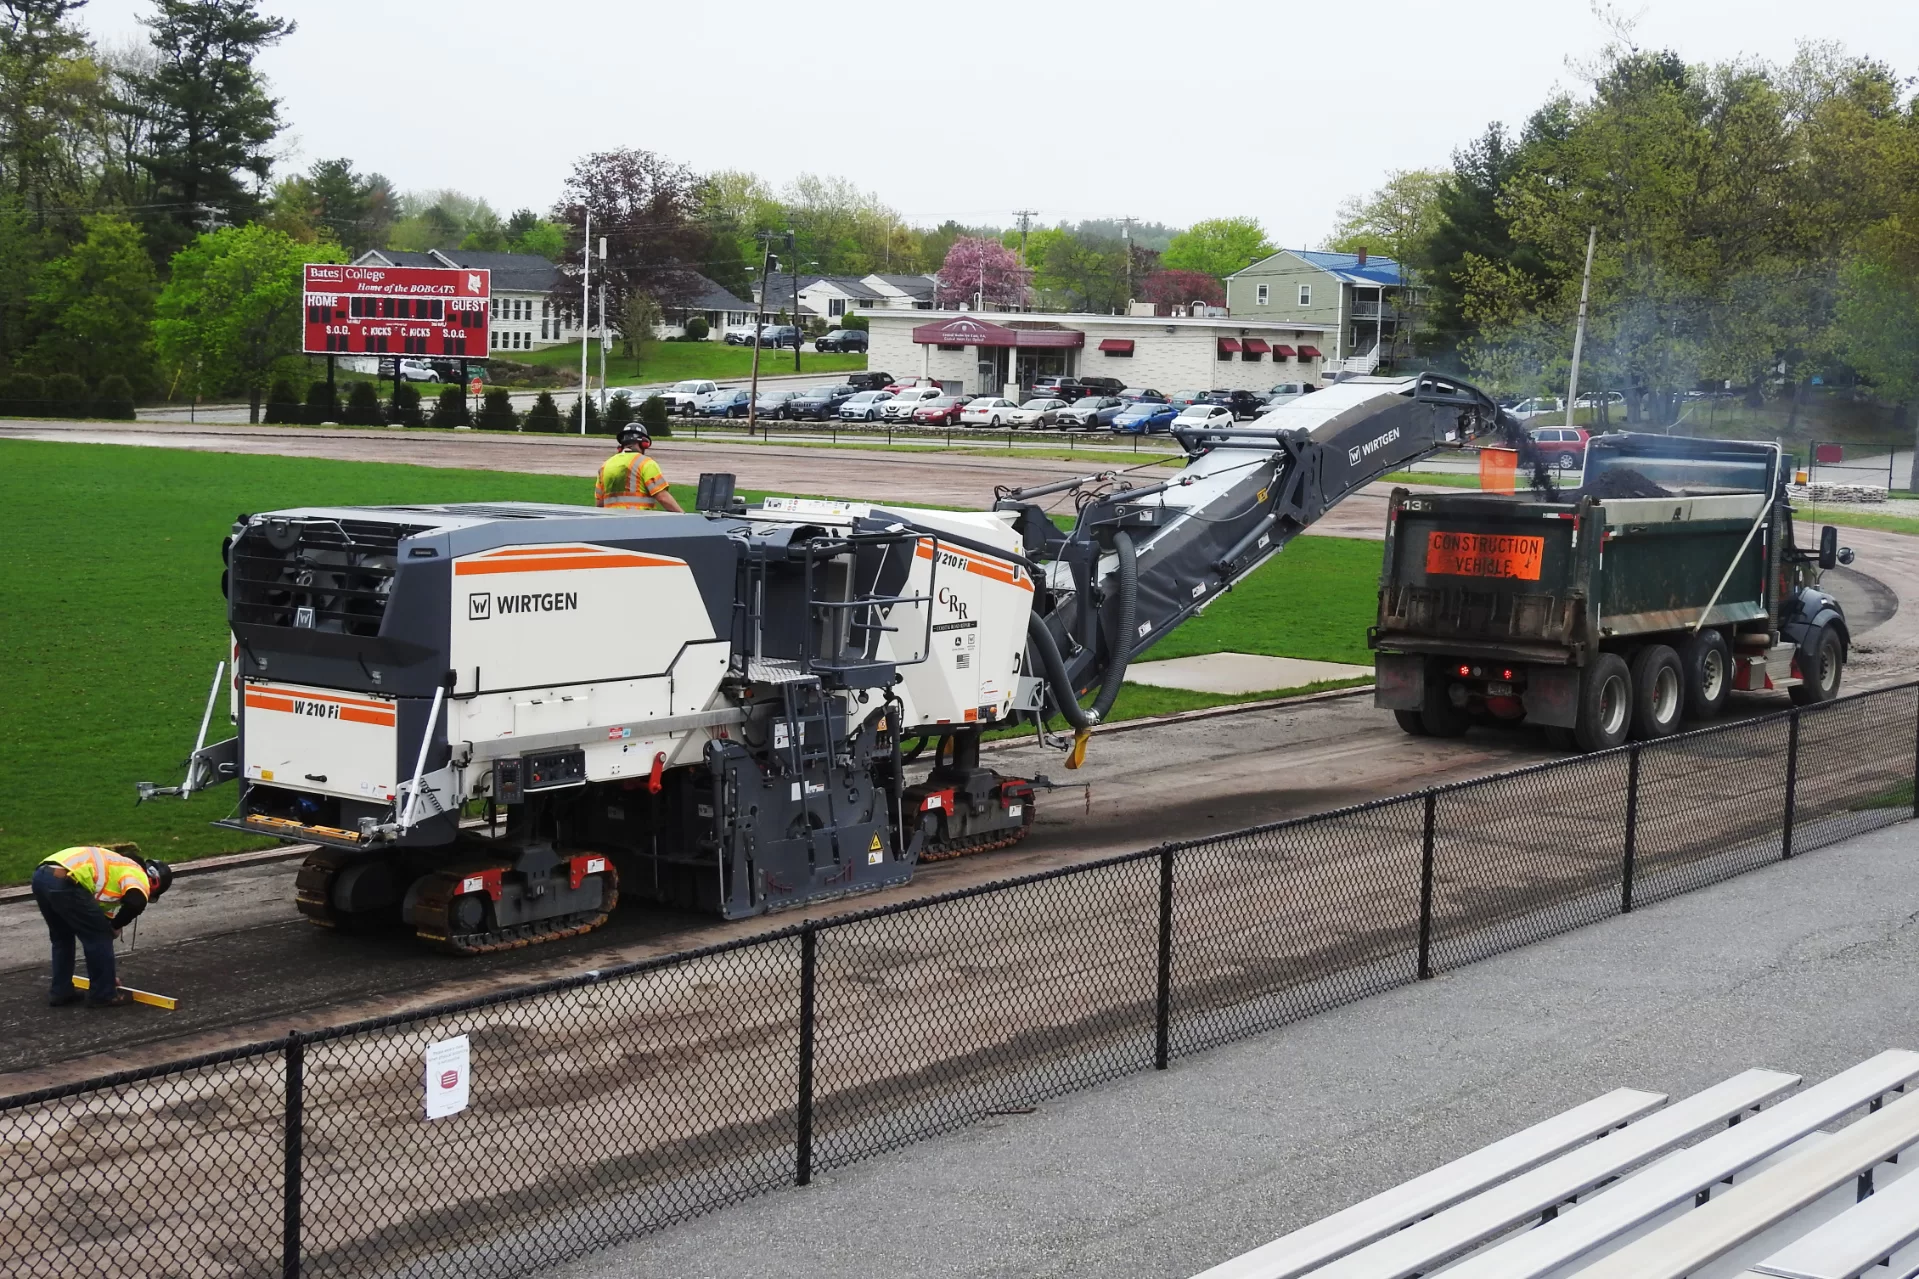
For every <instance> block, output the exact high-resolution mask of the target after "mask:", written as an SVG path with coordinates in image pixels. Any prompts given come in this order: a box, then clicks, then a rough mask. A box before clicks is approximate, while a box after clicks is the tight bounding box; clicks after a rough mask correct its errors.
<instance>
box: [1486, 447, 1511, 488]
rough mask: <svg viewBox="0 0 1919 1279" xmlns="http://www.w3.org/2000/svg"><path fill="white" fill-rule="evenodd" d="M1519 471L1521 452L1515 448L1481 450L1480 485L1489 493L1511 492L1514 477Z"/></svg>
mask: <svg viewBox="0 0 1919 1279" xmlns="http://www.w3.org/2000/svg"><path fill="white" fill-rule="evenodd" d="M1518 471H1519V453H1518V451H1517V450H1515V449H1481V450H1479V487H1480V489H1481V490H1482V491H1484V492H1487V493H1511V492H1512V491H1513V477H1514V476H1515V475H1517V474H1518Z"/></svg>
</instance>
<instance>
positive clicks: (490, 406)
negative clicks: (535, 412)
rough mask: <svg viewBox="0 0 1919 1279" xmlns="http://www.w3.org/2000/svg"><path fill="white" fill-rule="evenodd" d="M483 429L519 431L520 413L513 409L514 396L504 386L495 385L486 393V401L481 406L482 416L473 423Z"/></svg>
mask: <svg viewBox="0 0 1919 1279" xmlns="http://www.w3.org/2000/svg"><path fill="white" fill-rule="evenodd" d="M473 425H475V426H477V427H479V428H480V429H481V430H482V431H517V430H518V429H519V428H520V415H519V414H518V413H515V412H514V411H513V397H512V396H511V395H509V394H508V393H507V391H506V388H504V387H498V386H496V387H493V388H491V389H490V390H488V391H487V393H486V402H485V403H484V404H482V405H481V406H480V416H479V418H478V419H477V420H476V421H475V422H474V423H473Z"/></svg>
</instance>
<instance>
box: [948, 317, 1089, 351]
mask: <svg viewBox="0 0 1919 1279" xmlns="http://www.w3.org/2000/svg"><path fill="white" fill-rule="evenodd" d="M913 341H914V342H915V343H917V344H918V345H920V346H1016V347H1022V348H1028V347H1081V346H1085V345H1086V334H1085V333H1083V332H1081V331H1080V330H1079V329H1069V328H1066V327H1065V326H1063V325H1057V324H1055V325H1049V326H1048V327H1046V328H1026V327H1024V326H1022V327H1019V328H1009V327H1007V326H1005V325H1001V324H993V323H990V322H989V321H986V320H978V319H974V318H973V317H972V316H970V315H962V316H957V317H955V318H953V319H950V320H939V321H936V322H934V323H932V324H922V325H920V326H918V327H917V328H915V329H914V330H913Z"/></svg>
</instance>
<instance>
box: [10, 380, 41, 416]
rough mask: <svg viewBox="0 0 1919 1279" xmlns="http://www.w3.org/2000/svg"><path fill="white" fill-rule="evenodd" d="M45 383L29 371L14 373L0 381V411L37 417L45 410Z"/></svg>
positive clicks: (12, 414) (13, 414) (11, 414)
mask: <svg viewBox="0 0 1919 1279" xmlns="http://www.w3.org/2000/svg"><path fill="white" fill-rule="evenodd" d="M46 398H47V384H46V383H45V382H42V381H41V380H40V379H39V378H37V377H35V376H34V375H33V374H31V373H16V374H14V375H13V376H12V377H10V378H7V379H6V380H5V381H0V413H4V414H6V415H8V416H9V417H39V416H40V415H41V414H42V413H45V412H46V411H47V410H46Z"/></svg>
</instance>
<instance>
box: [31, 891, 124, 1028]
mask: <svg viewBox="0 0 1919 1279" xmlns="http://www.w3.org/2000/svg"><path fill="white" fill-rule="evenodd" d="M33 900H34V901H35V902H37V903H39V906H40V914H41V916H42V917H43V918H45V919H46V921H47V936H48V937H50V938H52V939H53V990H52V992H51V993H52V997H53V998H55V999H59V998H60V997H62V996H64V995H72V994H74V993H76V992H75V990H74V988H73V943H74V939H75V938H78V939H79V942H80V949H81V950H83V951H85V952H86V956H87V984H88V986H90V987H91V989H90V990H89V991H88V992H87V998H88V999H90V1000H92V1001H93V1002H94V1003H96V1004H98V1003H105V1002H106V1001H107V1000H109V999H111V998H112V997H113V993H114V991H115V990H116V989H117V985H118V983H117V978H116V976H115V974H114V970H113V925H112V923H110V922H109V921H108V920H107V913H106V912H105V911H103V910H101V909H100V903H99V902H96V901H94V900H93V894H92V893H89V892H88V891H87V890H86V889H84V888H82V887H80V885H78V884H76V883H74V882H73V881H72V880H71V879H64V878H62V877H61V876H59V875H56V874H54V873H53V868H52V867H51V866H41V867H38V868H37V869H35V871H34V872H33Z"/></svg>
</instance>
